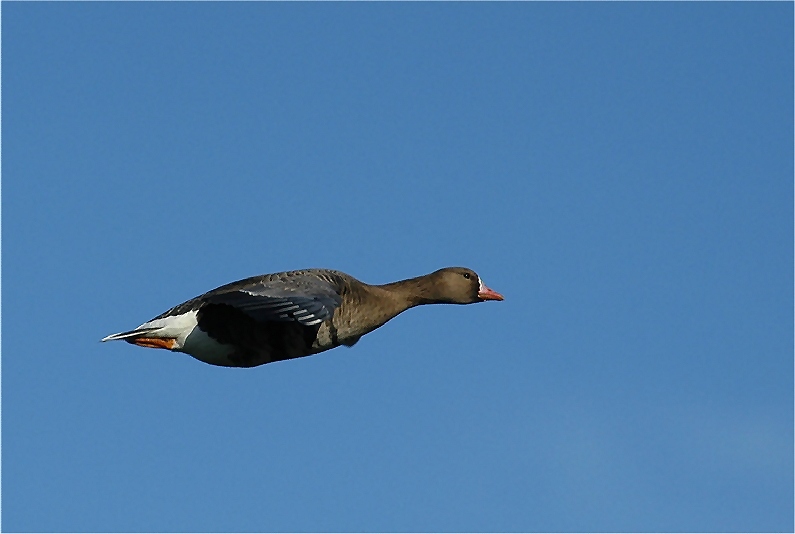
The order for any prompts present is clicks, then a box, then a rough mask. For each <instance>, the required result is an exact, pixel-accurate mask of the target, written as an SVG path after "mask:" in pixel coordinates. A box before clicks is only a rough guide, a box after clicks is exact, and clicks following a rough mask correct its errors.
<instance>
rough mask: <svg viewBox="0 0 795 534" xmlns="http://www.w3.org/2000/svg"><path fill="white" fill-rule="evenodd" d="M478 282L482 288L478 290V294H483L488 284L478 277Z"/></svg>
mask: <svg viewBox="0 0 795 534" xmlns="http://www.w3.org/2000/svg"><path fill="white" fill-rule="evenodd" d="M478 282H479V283H480V287H479V288H478V293H482V292H483V290H484V289H485V288H486V284H484V283H483V279H482V278H480V277H478Z"/></svg>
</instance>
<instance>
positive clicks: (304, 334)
mask: <svg viewBox="0 0 795 534" xmlns="http://www.w3.org/2000/svg"><path fill="white" fill-rule="evenodd" d="M502 299H503V297H502V295H500V294H499V293H496V292H495V291H492V290H491V289H489V288H488V287H486V286H485V285H484V284H483V282H482V281H481V280H480V278H479V277H478V275H477V274H476V273H475V272H474V271H472V270H470V269H466V268H464V267H448V268H445V269H440V270H438V271H436V272H433V273H431V274H427V275H425V276H419V277H417V278H411V279H408V280H402V281H400V282H393V283H391V284H385V285H369V284H365V283H363V282H360V281H359V280H357V279H355V278H354V277H352V276H350V275H347V274H345V273H341V272H339V271H332V270H328V269H307V270H302V271H289V272H283V273H274V274H266V275H262V276H255V277H252V278H247V279H245V280H241V281H239V282H233V283H231V284H227V285H224V286H221V287H219V288H217V289H214V290H212V291H209V292H207V293H205V294H203V295H201V296H198V297H196V298H194V299H191V300H189V301H187V302H184V303H182V304H180V305H178V306H175V307H173V308H171V309H170V310H168V311H167V312H165V313H163V314H161V315H159V316H157V317H155V318H154V319H152V320H151V321H148V322H146V323H144V324H142V325H141V326H139V327H138V328H136V329H135V330H131V331H129V332H122V333H119V334H113V335H110V336H107V337H106V338H104V339H103V340H102V341H110V340H114V339H123V340H125V341H127V342H129V343H133V344H136V345H139V346H143V347H152V348H166V349H170V350H172V351H175V352H185V353H188V354H190V355H191V356H193V357H194V358H197V359H199V360H201V361H204V362H207V363H211V364H214V365H223V366H227V367H254V366H257V365H262V364H265V363H270V362H274V361H279V360H287V359H290V358H299V357H301V356H309V355H311V354H316V353H318V352H322V351H324V350H328V349H332V348H334V347H338V346H340V345H347V346H353V345H354V344H355V343H356V342H357V341H358V340H359V338H360V337H361V336H363V335H364V334H367V333H368V332H372V331H373V330H375V329H376V328H378V327H380V326H381V325H383V324H384V323H386V322H387V321H389V320H390V319H392V318H393V317H395V316H396V315H398V314H400V313H402V312H404V311H405V310H407V309H409V308H412V307H414V306H419V305H422V304H472V303H475V302H483V301H486V300H502Z"/></svg>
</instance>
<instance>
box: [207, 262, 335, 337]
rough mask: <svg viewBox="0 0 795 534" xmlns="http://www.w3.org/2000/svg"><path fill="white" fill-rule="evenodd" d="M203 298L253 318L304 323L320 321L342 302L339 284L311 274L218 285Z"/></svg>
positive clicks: (262, 320)
mask: <svg viewBox="0 0 795 534" xmlns="http://www.w3.org/2000/svg"><path fill="white" fill-rule="evenodd" d="M202 300H203V301H204V302H207V303H209V304H226V305H228V306H232V307H234V308H236V309H238V310H240V311H242V312H243V313H245V314H246V315H248V316H249V317H251V318H252V319H254V320H255V321H260V322H268V321H297V322H298V323H300V324H302V325H304V326H314V325H318V324H320V323H322V322H323V321H325V320H326V319H328V318H330V317H331V316H332V315H334V310H335V309H336V308H337V307H338V306H339V305H340V304H341V303H342V297H341V296H340V294H339V288H338V286H337V285H336V284H335V283H333V281H331V280H328V279H326V278H325V277H324V278H320V277H318V276H315V275H314V274H312V273H290V276H285V275H282V276H279V277H273V278H269V279H267V278H266V279H260V280H258V281H256V282H252V283H250V284H247V285H246V286H244V287H237V288H234V289H233V288H229V289H225V288H219V289H218V290H216V291H211V292H210V293H207V294H206V295H203V297H202Z"/></svg>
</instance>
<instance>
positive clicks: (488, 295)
mask: <svg viewBox="0 0 795 534" xmlns="http://www.w3.org/2000/svg"><path fill="white" fill-rule="evenodd" d="M478 298H479V299H480V300H483V301H485V300H503V299H504V298H505V297H503V296H502V295H500V294H499V293H497V292H496V291H494V290H493V289H489V288H488V287H486V284H484V283H483V281H482V280H481V282H480V289H479V290H478Z"/></svg>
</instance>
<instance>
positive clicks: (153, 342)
mask: <svg viewBox="0 0 795 534" xmlns="http://www.w3.org/2000/svg"><path fill="white" fill-rule="evenodd" d="M130 343H132V344H134V345H138V346H139V347H148V348H150V349H169V350H170V349H173V348H174V345H176V344H177V340H176V339H172V338H166V339H161V338H156V337H137V338H135V339H131V340H130Z"/></svg>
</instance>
